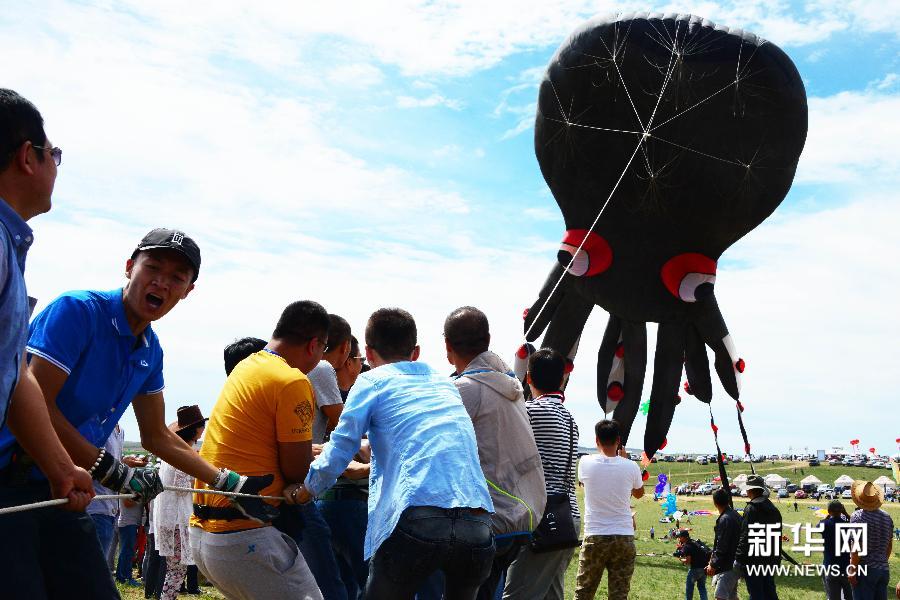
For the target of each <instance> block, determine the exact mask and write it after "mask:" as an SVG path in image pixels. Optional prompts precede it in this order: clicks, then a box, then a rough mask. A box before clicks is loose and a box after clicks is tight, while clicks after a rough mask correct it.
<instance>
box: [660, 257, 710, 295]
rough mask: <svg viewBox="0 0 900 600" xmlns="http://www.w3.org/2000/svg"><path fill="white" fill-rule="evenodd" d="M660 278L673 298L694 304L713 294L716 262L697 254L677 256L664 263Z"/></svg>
mask: <svg viewBox="0 0 900 600" xmlns="http://www.w3.org/2000/svg"><path fill="white" fill-rule="evenodd" d="M660 277H662V281H663V284H664V285H665V286H666V289H667V290H669V292H671V293H672V295H673V296H675V297H676V298H679V299H681V300H684V301H685V302H696V301H697V300H702V299H703V298H708V297H709V296H711V295H712V293H713V285H715V283H716V261H714V260H713V259H711V258H709V257H708V256H704V255H702V254H698V253H697V252H688V253H685V254H679V255H678V256H675V257H673V258H670V259H669V260H667V261H666V263H665V264H664V265H663V266H662V269H661V271H660Z"/></svg>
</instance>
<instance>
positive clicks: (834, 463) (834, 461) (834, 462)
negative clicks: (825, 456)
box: [828, 458, 841, 467]
mask: <svg viewBox="0 0 900 600" xmlns="http://www.w3.org/2000/svg"><path fill="white" fill-rule="evenodd" d="M828 466H829V467H839V466H841V461H839V460H838V459H836V458H832V459H831V460H829V461H828Z"/></svg>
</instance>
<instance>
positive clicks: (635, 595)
mask: <svg viewBox="0 0 900 600" xmlns="http://www.w3.org/2000/svg"><path fill="white" fill-rule="evenodd" d="M795 466H796V468H797V474H796V475H795V474H794V472H793V469H794V467H795ZM754 468H755V469H756V472H757V473H760V474H762V475H767V474H769V473H778V474H779V475H782V476H783V477H786V478H788V479H789V480H791V482H792V483H798V482H799V481H800V479H802V478H803V475H801V474H800V469H801V468H802V469H803V471H804V473H805V474H806V475H809V474H813V475H815V476H816V477H818V478H819V479H821V480H822V481H823V482H825V483H834V480H835V479H837V478H838V477H839V476H841V475H844V474H846V475H849V476H850V477H854V478H859V479H866V480H873V479H876V478H878V477H880V476H881V475H884V474H887V475H888V476H890V475H889V473H890V472H889V471H888V470H886V469H867V468H860V467H857V468H852V467H851V468H845V467H828V466H824V467H808V466H806V463H802V464H801V463H783V462H779V463H776V464H775V465H774V466H773V465H772V464H771V463H757V464H755V465H754ZM727 469H728V475H729V477H735V476H737V475H738V474H740V473H749V472H750V465H749V464H744V463H735V464H733V465H731V464H730V465H728V466H727ZM648 471H649V472H650V474H651V475H650V479H649V480H648V482H647V486H648V487H647V492H648V494H647V495H646V496H645V497H644V498H642V499H641V500H635V501H634V507H635V511H636V513H637V514H636V515H635V520H636V521H637V533H636V535H635V540H636V544H637V551H638V554H639V556H638V558H637V566H636V567H635V572H634V577H633V579H632V584H631V595H630V598H632V599H635V600H650V599H678V598H683V597H684V580H685V575H686V572H687V569H686V567H685V566H684V565H682V564H681V563H680V562H679V560H678V559H677V558H675V557H673V556H672V552H673V550H674V549H675V544H674V542H666V541H662V540H661V539H659V538H660V537H662V536H663V535H665V532H666V531H667V530H668V529H669V528H671V527H672V525H669V524H664V523H660V522H659V518H660V517H661V516H662V510H661V509H660V506H659V504H657V503H656V502H654V501H653V499H652V490H653V486H654V485H655V483H656V475H657V474H658V473H662V472H665V473H668V474H670V475H671V480H672V481H673V482H674V483H675V484H678V483H682V482H684V481H705V480H707V479H711V478H712V477H715V476H716V475H718V467H717V466H716V465H707V466H701V465H696V464H693V463H655V464H651V465H650V467H649V469H648ZM578 500H579V503H580V504H581V505H582V507H583V506H584V498H583V492H582V491H581V489H580V488H579V490H578ZM773 501H774V502H775V505H776V506H777V507H778V508H779V510H780V511H781V514H782V517H783V519H784V522H785V523H812V524H815V523H817V522H818V518H817V517H815V516H814V515H813V510H812V509H813V508H814V507H824V504H822V503H820V502H815V501H811V500H800V501H798V503H797V504H798V506H799V511H798V512H794V507H793V503H794V499H793V498H790V499H782V500H780V501H779V500H777V499H775V498H773ZM843 502H844V505H845V506H846V507H847V511H848V512H852V511H853V509H854V506H853V503H852V501H851V500H844V501H843ZM745 503H746V499H736V501H735V504H736V507H738V508H740V507H742V506H743V505H744V504H745ZM678 508H679V509H683V510H701V509H706V510H709V511H711V512H713V513H714V514H713V515H711V516H708V517H699V516H698V517H692V518H691V521H692V523H691V524H688V523H687V522H686V521H682V527H688V528H691V529H692V531H693V537H696V538H699V539H701V540H703V541H704V542H706V543H707V544H709V545H710V546H712V542H713V539H714V535H713V525H714V524H715V518H716V517H715V507H713V503H712V499H711V497H710V496H692V497H683V496H679V499H678ZM884 508H885V510H887V511H888V512H889V513H890V515H891V517H893V519H894V522H895V523H900V503H887V504H885V505H884ZM582 512H583V511H582ZM651 525H652V526H654V527H655V528H656V537H657V539H656V540H650V533H649V532H650V526H651ZM786 549H787V550H788V552H789V553H790V554H791V555H792V556H793V557H794V558H796V559H797V561H798V562H800V563H809V564H817V563H820V562H821V560H822V559H821V554H820V553H813V554H812V556H810V557H809V558H806V557H804V556H803V554H802V553H798V552H791V551H790V549H789V547H786ZM641 555H645V556H641ZM647 555H652V556H647ZM890 564H891V585H892V586H893V585H896V583H897V582H898V581H900V542H895V543H894V553H893V557H892V558H891V562H890ZM577 569H578V555H577V553H576V555H575V557H574V558H573V559H572V563H571V564H570V565H569V569H568V571H567V573H566V598H572V597H573V596H574V593H575V574H576V572H577ZM777 583H778V593H779V598H780V599H781V600H814V599H815V600H820V599H821V598H822V597H823V596H824V591H823V589H822V582H821V580H820V579H819V578H818V577H779V578H778V579H777ZM120 589H121V591H122V597H123V598H125V599H127V600H140V599H142V598H143V597H144V595H143V590H137V589H135V588H120ZM203 589H204V590H206V591H208V592H209V593H208V594H206V595H204V596H189V597H191V598H203V599H204V600H208V599H211V598H222V595H221V594H219V593H218V592H216V591H215V590H213V588H210V587H205V588H203ZM707 591H711V588H710V582H709V581H708V580H707ZM596 597H597V598H606V597H607V589H606V582H605V580H604V582H603V583H601V585H600V589H599V590H598V592H597V596H596ZM696 597H697V596H696V595H695V598H696ZM740 597H741V598H747V593H746V588H744V587H743V583H741V587H740ZM888 597H889V598H890V597H892V596H888ZM710 598H712V594H710Z"/></svg>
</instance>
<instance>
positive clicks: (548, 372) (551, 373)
mask: <svg viewBox="0 0 900 600" xmlns="http://www.w3.org/2000/svg"><path fill="white" fill-rule="evenodd" d="M565 371H566V359H565V358H563V355H562V354H560V353H559V352H557V351H556V350H554V349H552V348H541V349H540V350H538V351H537V352H535V353H534V354H532V355H531V356H530V357H529V358H528V374H529V375H531V385H533V386H534V387H535V388H536V389H538V390H540V391H542V392H555V391H556V390H558V389H559V386H560V384H562V379H563V375H564V374H565Z"/></svg>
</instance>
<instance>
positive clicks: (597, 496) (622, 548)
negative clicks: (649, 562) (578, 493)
mask: <svg viewBox="0 0 900 600" xmlns="http://www.w3.org/2000/svg"><path fill="white" fill-rule="evenodd" d="M594 432H595V434H596V436H597V449H598V450H600V453H599V454H593V455H590V456H585V457H584V458H582V459H581V462H579V464H578V480H579V481H581V483H582V484H583V485H584V509H585V510H584V541H583V542H582V545H581V556H580V558H579V560H578V577H577V579H576V584H575V585H576V588H575V598H576V599H578V600H581V599H589V598H593V597H594V594H595V593H596V591H597V586H599V585H600V579H601V578H602V577H603V571H604V570H608V571H609V598H610V600H625V599H627V598H628V591H629V590H630V589H631V575H632V574H633V573H634V557H635V547H634V523H633V521H632V519H631V499H632V498H641V497H642V496H643V495H644V482H643V481H642V480H641V471H640V469H639V468H638V466H637V464H635V463H634V462H632V461H631V460H630V459H629V458H628V454H627V453H626V452H625V449H624V448H623V447H622V445H621V444H622V437H621V435H620V433H619V424H618V423H617V422H615V421H612V420H603V421H600V422H598V423H597V425H596V426H595V427H594Z"/></svg>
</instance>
